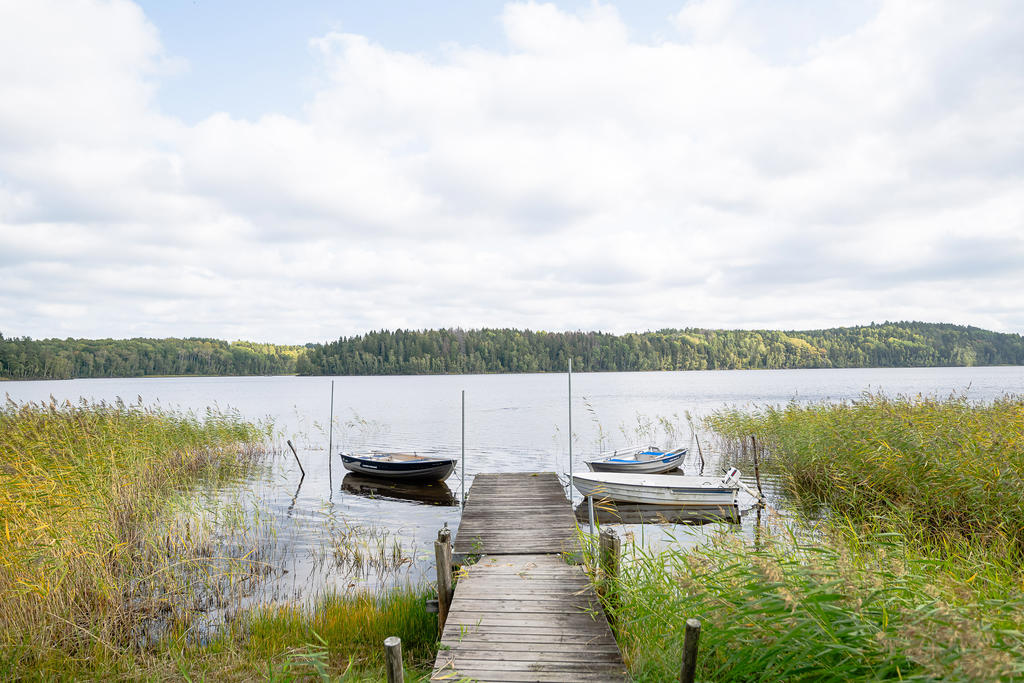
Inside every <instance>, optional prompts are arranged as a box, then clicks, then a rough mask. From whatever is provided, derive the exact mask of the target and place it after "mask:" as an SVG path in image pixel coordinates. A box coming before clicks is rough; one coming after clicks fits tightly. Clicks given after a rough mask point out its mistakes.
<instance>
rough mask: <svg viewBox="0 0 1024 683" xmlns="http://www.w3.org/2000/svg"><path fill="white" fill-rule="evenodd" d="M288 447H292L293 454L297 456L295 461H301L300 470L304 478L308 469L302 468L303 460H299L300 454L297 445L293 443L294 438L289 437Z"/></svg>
mask: <svg viewBox="0 0 1024 683" xmlns="http://www.w3.org/2000/svg"><path fill="white" fill-rule="evenodd" d="M287 443H288V448H290V449H292V455H294V456H295V462H297V463H299V471H300V472H302V476H303V478H305V476H306V470H304V469H303V468H302V461H301V460H299V454H298V453H297V452H296V451H295V446H293V445H292V440H291V439H288V442H287Z"/></svg>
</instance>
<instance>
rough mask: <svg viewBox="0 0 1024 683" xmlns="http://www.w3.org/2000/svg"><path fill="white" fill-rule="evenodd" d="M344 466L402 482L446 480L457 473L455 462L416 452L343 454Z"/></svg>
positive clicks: (349, 469)
mask: <svg viewBox="0 0 1024 683" xmlns="http://www.w3.org/2000/svg"><path fill="white" fill-rule="evenodd" d="M341 464H342V465H344V466H345V469H347V470H348V471H349V472H355V473H356V474H362V475H364V476H367V477H377V478H378V479H389V480H401V481H443V480H445V479H447V478H448V477H449V476H451V473H452V472H454V471H455V460H451V459H448V458H428V457H424V456H421V455H416V454H415V453H382V452H378V451H374V452H373V453H367V454H355V453H342V454H341Z"/></svg>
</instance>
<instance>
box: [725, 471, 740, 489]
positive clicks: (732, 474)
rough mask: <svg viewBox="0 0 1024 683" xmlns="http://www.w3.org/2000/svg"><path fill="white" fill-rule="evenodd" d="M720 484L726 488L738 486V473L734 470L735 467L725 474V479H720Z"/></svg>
mask: <svg viewBox="0 0 1024 683" xmlns="http://www.w3.org/2000/svg"><path fill="white" fill-rule="evenodd" d="M722 482H723V483H724V484H725V485H726V486H737V485H739V483H740V471H739V470H738V469H736V468H735V467H733V468H732V469H731V470H729V471H728V472H727V473H726V475H725V477H724V478H723V479H722Z"/></svg>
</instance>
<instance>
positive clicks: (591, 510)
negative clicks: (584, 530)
mask: <svg viewBox="0 0 1024 683" xmlns="http://www.w3.org/2000/svg"><path fill="white" fill-rule="evenodd" d="M587 510H588V512H589V513H590V535H591V536H593V535H594V497H593V496H587Z"/></svg>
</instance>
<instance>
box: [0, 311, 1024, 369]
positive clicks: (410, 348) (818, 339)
mask: <svg viewBox="0 0 1024 683" xmlns="http://www.w3.org/2000/svg"><path fill="white" fill-rule="evenodd" d="M569 358H572V360H573V367H574V368H575V369H576V370H577V371H579V372H615V371H621V372H626V371H635V370H737V369H763V368H764V369H770V368H775V369H778V368H865V367H934V366H967V365H1022V364H1024V337H1022V336H1021V335H1019V334H1003V333H998V332H989V331H987V330H982V329H979V328H977V327H964V326H960V325H946V324H936V323H919V322H898V323H888V322H887V323H884V324H880V325H875V324H872V325H864V326H859V327H839V328H833V329H827V330H808V331H802V332H800V331H785V332H783V331H777V330H708V329H700V328H687V329H665V330H659V331H657V332H643V333H630V334H623V335H614V334H607V333H603V332H534V331H531V330H515V329H481V330H462V329H444V330H395V331H393V332H392V331H387V330H382V331H380V332H369V333H366V334H362V335H356V336H352V337H342V338H340V339H338V340H337V341H335V342H330V343H326V344H306V345H305V346H277V345H273V344H255V343H252V342H231V343H228V342H224V341H218V340H215V339H121V340H118V339H101V340H93V339H44V340H32V339H29V338H6V339H5V338H4V337H3V335H0V378H8V379H67V378H73V377H137V376H142V375H267V374H277V375H280V374H293V373H298V374H303V375H422V374H460V373H504V372H564V371H565V369H566V367H567V366H568V360H569Z"/></svg>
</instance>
